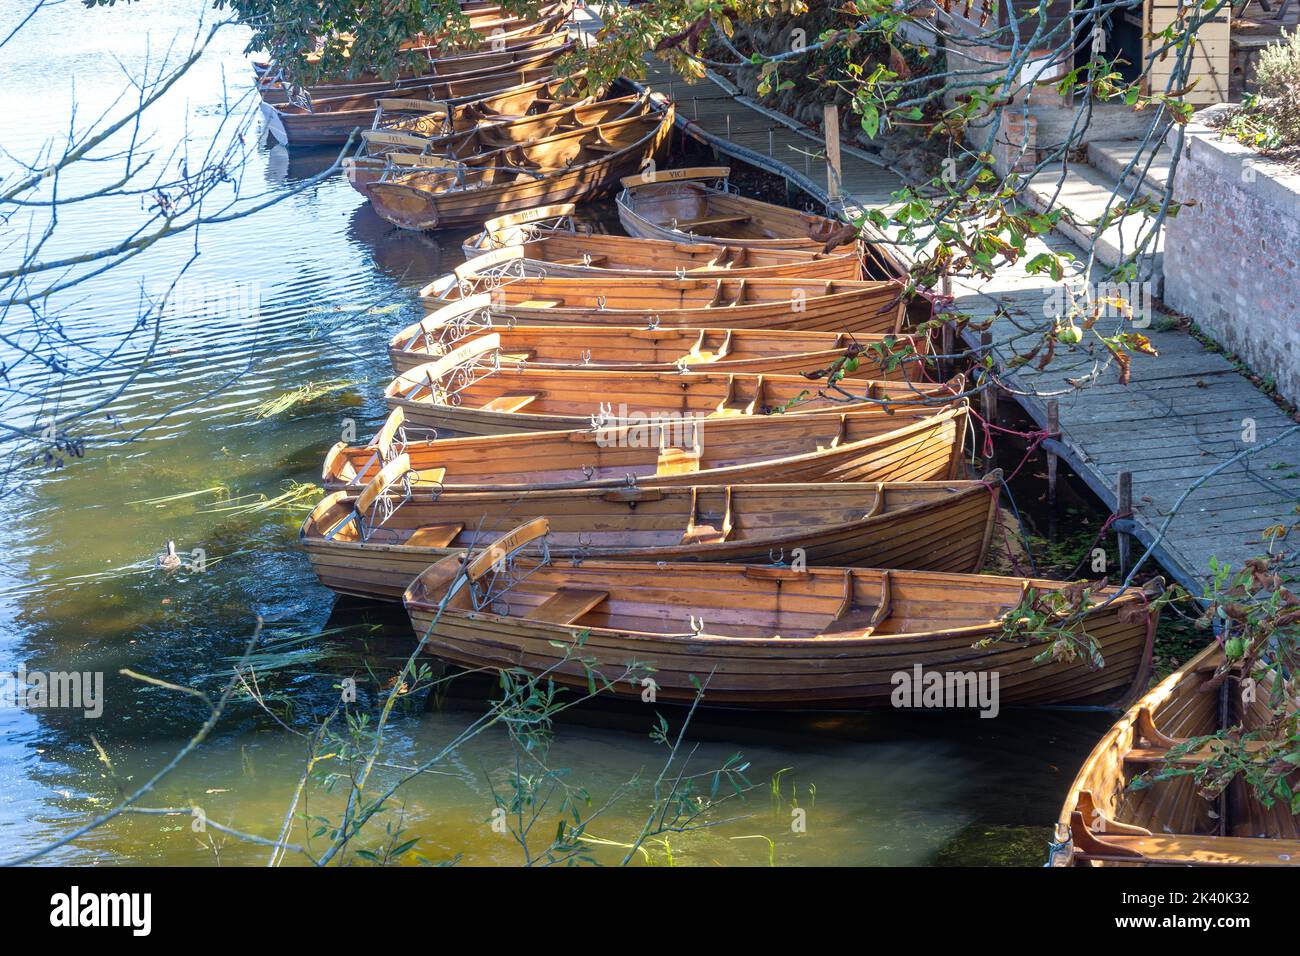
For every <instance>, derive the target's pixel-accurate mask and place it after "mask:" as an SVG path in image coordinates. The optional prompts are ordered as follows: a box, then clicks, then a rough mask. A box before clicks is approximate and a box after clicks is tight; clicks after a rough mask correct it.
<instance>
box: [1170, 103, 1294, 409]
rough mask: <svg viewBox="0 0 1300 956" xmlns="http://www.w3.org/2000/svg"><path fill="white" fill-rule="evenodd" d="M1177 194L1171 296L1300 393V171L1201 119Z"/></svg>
mask: <svg viewBox="0 0 1300 956" xmlns="http://www.w3.org/2000/svg"><path fill="white" fill-rule="evenodd" d="M1210 112H1211V111H1207V112H1206V113H1202V114H1198V115H1197V117H1196V119H1197V120H1198V121H1203V120H1205V119H1207V115H1208V113H1210ZM1174 196H1175V198H1176V199H1178V200H1180V201H1182V200H1188V199H1194V200H1195V201H1196V203H1197V205H1195V206H1193V207H1190V208H1187V207H1185V208H1183V210H1182V211H1181V212H1180V213H1179V214H1178V216H1177V217H1176V218H1174V219H1171V220H1169V222H1168V224H1167V225H1166V227H1165V230H1166V231H1165V255H1164V273H1165V291H1164V299H1165V301H1166V302H1167V303H1168V304H1169V306H1170V307H1172V308H1174V309H1176V310H1177V311H1179V312H1182V313H1184V314H1186V315H1188V316H1190V317H1191V318H1192V319H1193V320H1195V321H1196V322H1197V323H1198V324H1199V325H1200V326H1201V327H1202V328H1204V329H1205V331H1206V332H1207V333H1208V334H1210V335H1211V336H1213V337H1214V339H1215V340H1216V341H1217V342H1219V344H1221V345H1222V346H1223V347H1224V348H1226V349H1228V350H1229V351H1232V352H1235V353H1236V354H1237V355H1238V356H1240V357H1241V358H1242V359H1243V360H1244V361H1245V362H1246V363H1247V364H1248V365H1249V366H1250V367H1251V370H1252V371H1254V372H1255V373H1256V374H1258V375H1261V376H1265V377H1267V378H1271V379H1273V381H1274V382H1275V383H1276V384H1277V389H1278V392H1279V393H1281V394H1282V395H1283V396H1284V397H1285V398H1287V399H1288V400H1290V401H1292V402H1300V175H1297V174H1296V173H1295V172H1293V171H1292V170H1290V169H1288V168H1287V167H1285V166H1282V165H1280V164H1278V163H1274V162H1270V161H1268V160H1265V159H1263V158H1261V157H1260V156H1259V154H1257V153H1256V152H1255V151H1254V150H1251V149H1247V148H1246V147H1244V146H1241V145H1240V144H1238V143H1237V142H1236V141H1234V140H1227V139H1223V140H1221V139H1220V138H1219V133H1218V132H1217V131H1216V130H1213V129H1210V128H1209V127H1208V126H1205V125H1202V123H1201V122H1195V123H1191V124H1189V125H1188V126H1187V128H1186V138H1185V140H1184V144H1183V154H1182V156H1181V157H1180V159H1179V162H1178V169H1177V171H1176V173H1175V176H1174Z"/></svg>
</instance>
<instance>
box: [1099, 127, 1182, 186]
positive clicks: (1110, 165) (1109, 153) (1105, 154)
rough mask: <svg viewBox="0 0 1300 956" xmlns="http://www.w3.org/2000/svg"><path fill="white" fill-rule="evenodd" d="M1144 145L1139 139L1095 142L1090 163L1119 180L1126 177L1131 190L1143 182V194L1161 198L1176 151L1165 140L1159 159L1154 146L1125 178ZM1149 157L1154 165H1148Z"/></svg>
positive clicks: (1158, 149) (1160, 148) (1144, 152)
mask: <svg viewBox="0 0 1300 956" xmlns="http://www.w3.org/2000/svg"><path fill="white" fill-rule="evenodd" d="M1140 145H1141V141H1140V140H1135V139H1121V140H1097V141H1095V142H1091V143H1089V144H1088V164H1089V165H1090V166H1092V167H1093V168H1094V169H1096V170H1097V171H1098V172H1100V173H1104V174H1105V175H1106V176H1108V177H1110V178H1111V179H1113V180H1115V181H1116V182H1118V181H1120V179H1121V178H1122V177H1123V178H1124V183H1125V185H1127V186H1128V187H1129V188H1130V189H1131V188H1132V186H1133V184H1134V183H1140V189H1141V191H1142V193H1143V194H1145V195H1147V196H1150V197H1151V198H1152V199H1158V198H1160V196H1161V194H1163V192H1164V189H1165V183H1166V182H1168V180H1169V170H1170V166H1171V165H1172V163H1173V153H1172V152H1171V151H1170V149H1169V147H1168V146H1167V145H1165V144H1164V143H1161V144H1160V146H1159V147H1158V148H1157V149H1156V153H1155V158H1152V156H1151V150H1150V149H1147V150H1144V151H1143V153H1142V157H1141V158H1140V159H1139V160H1138V162H1137V163H1136V164H1135V165H1134V167H1133V169H1131V170H1129V173H1128V176H1127V177H1124V170H1125V169H1126V168H1127V167H1128V165H1129V163H1131V162H1133V157H1134V156H1136V155H1137V153H1138V148H1139V146H1140ZM1148 160H1150V165H1148V164H1147V161H1148ZM1143 169H1145V170H1146V175H1142V171H1143Z"/></svg>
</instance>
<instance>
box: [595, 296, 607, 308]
mask: <svg viewBox="0 0 1300 956" xmlns="http://www.w3.org/2000/svg"><path fill="white" fill-rule="evenodd" d="M596 308H598V309H600V310H601V311H604V309H605V297H604V296H603V295H598V296H596Z"/></svg>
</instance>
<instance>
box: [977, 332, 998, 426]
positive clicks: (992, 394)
mask: <svg viewBox="0 0 1300 956" xmlns="http://www.w3.org/2000/svg"><path fill="white" fill-rule="evenodd" d="M992 354H993V333H992V332H983V333H981V334H980V361H981V362H982V361H983V360H984V356H986V355H992ZM980 400H981V402H982V403H983V405H984V420H985V421H987V422H992V421H994V420H995V419H996V418H997V417H998V389H997V386H996V385H993V384H992V383H990V384H989V387H988V388H986V389H984V392H983V394H982V395H981V396H980Z"/></svg>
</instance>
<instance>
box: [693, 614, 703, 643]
mask: <svg viewBox="0 0 1300 956" xmlns="http://www.w3.org/2000/svg"><path fill="white" fill-rule="evenodd" d="M691 630H692V631H694V632H695V636H696V637H699V636H700V635H701V634H703V633H704V618H703V617H701V618H700V619H699V620H696V618H695V615H694V614H692V615H691Z"/></svg>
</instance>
